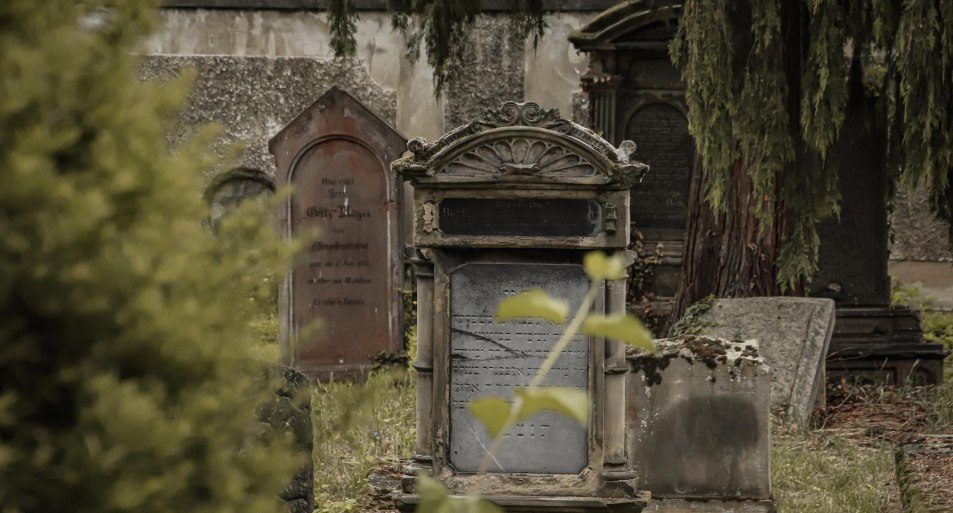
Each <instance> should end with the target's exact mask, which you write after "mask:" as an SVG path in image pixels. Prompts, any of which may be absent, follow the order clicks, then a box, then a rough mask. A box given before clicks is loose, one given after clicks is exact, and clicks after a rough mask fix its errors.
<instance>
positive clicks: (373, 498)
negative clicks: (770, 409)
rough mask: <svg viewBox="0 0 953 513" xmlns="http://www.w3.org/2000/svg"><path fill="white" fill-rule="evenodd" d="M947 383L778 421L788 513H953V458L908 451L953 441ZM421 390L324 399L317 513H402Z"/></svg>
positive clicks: (347, 387)
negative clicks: (395, 492)
mask: <svg viewBox="0 0 953 513" xmlns="http://www.w3.org/2000/svg"><path fill="white" fill-rule="evenodd" d="M895 300H897V301H899V302H905V303H913V304H914V306H920V307H923V306H928V302H927V301H926V300H923V299H922V298H920V297H919V296H917V295H916V292H915V290H913V289H909V288H907V289H903V288H895ZM923 320H924V329H925V332H926V336H927V338H928V339H929V340H931V341H936V342H940V343H944V344H946V345H947V347H953V314H950V313H943V312H927V313H926V314H924V316H923ZM263 331H267V328H265V329H263ZM946 375H947V380H948V384H947V385H944V386H942V387H920V388H909V387H908V388H898V389H885V388H876V387H854V388H852V387H846V388H843V387H838V389H837V390H832V391H831V392H830V393H829V396H828V405H827V407H826V408H825V409H823V410H819V411H817V412H815V416H814V425H813V426H812V429H809V430H808V429H797V428H793V427H790V426H786V425H784V424H781V423H780V422H776V423H775V424H774V425H773V428H772V484H773V487H774V496H775V498H776V499H777V501H778V505H779V511H780V512H781V513H901V512H902V511H915V512H917V513H920V512H928V513H935V512H951V511H953V449H951V451H950V453H944V452H942V451H940V453H939V454H936V451H933V452H928V453H922V454H921V453H917V452H910V451H907V452H904V451H903V450H901V448H903V447H907V448H910V447H919V445H917V442H929V441H930V440H929V439H924V438H923V436H922V435H924V434H944V433H949V434H953V384H950V383H949V381H951V377H953V365H950V363H949V360H948V364H947V367H946ZM414 383H415V376H414V375H413V371H412V370H398V371H388V372H384V371H382V372H380V373H377V374H375V375H373V376H372V377H371V378H370V379H369V380H368V381H367V382H366V383H362V384H355V383H337V384H330V385H321V386H318V387H317V388H316V389H315V390H314V392H313V401H312V414H313V419H314V428H315V453H314V456H315V487H316V495H317V499H316V502H315V504H316V507H317V510H316V513H345V512H380V513H383V512H392V511H394V510H393V506H392V502H391V500H390V497H389V495H388V494H387V490H388V489H389V488H393V487H395V486H396V484H397V482H398V478H399V476H400V467H401V461H402V460H406V459H408V458H410V457H411V456H412V455H413V444H414V398H415V387H414ZM951 443H953V442H951ZM908 453H909V454H908ZM904 454H908V455H907V456H904ZM897 462H899V463H900V468H901V472H900V481H899V482H898V479H897V477H898V472H897V467H898V464H897ZM903 502H906V508H907V509H906V510H905V509H904V504H902V503H903Z"/></svg>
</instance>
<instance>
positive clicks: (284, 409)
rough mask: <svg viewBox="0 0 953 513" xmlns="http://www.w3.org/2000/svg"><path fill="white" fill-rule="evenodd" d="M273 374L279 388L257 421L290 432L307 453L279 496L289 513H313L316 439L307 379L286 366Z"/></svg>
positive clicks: (259, 412) (273, 428)
mask: <svg viewBox="0 0 953 513" xmlns="http://www.w3.org/2000/svg"><path fill="white" fill-rule="evenodd" d="M270 374H271V375H272V376H271V378H272V379H274V380H277V382H278V387H277V389H276V390H275V395H274V397H273V399H272V400H271V401H268V402H266V403H263V404H261V405H260V406H259V407H258V412H257V413H258V420H259V421H260V422H262V423H264V424H265V425H267V426H268V429H269V430H273V431H277V432H284V433H288V434H291V435H292V437H293V439H294V441H295V445H296V446H297V447H298V448H299V449H300V451H301V452H302V453H304V454H306V455H307V463H306V464H305V465H304V466H302V467H301V469H299V470H298V472H297V473H296V474H295V476H294V478H292V480H291V483H290V484H289V485H288V487H287V488H285V489H284V490H283V491H282V492H281V493H280V494H279V498H280V499H281V500H282V502H284V503H285V504H286V505H287V507H288V512H289V513H311V512H312V510H314V465H313V462H312V460H311V450H312V446H313V440H312V429H311V406H310V405H311V397H310V394H309V392H308V379H307V377H305V375H304V374H302V373H301V372H299V371H297V370H295V369H292V368H290V367H284V366H275V367H273V368H272V369H270ZM278 376H280V377H278Z"/></svg>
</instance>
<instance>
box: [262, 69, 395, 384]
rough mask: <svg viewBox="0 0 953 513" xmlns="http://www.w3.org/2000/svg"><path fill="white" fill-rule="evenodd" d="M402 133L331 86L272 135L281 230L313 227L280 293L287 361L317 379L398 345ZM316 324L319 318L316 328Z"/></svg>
mask: <svg viewBox="0 0 953 513" xmlns="http://www.w3.org/2000/svg"><path fill="white" fill-rule="evenodd" d="M404 145H405V140H404V138H403V137H401V135H400V134H398V133H397V132H396V131H394V130H393V129H392V128H390V127H389V126H388V125H387V123H385V122H384V121H382V120H381V119H380V118H378V117H377V116H376V115H375V114H373V113H372V112H371V111H370V110H368V109H367V108H366V107H364V105H362V104H361V103H360V102H359V101H357V100H355V99H354V98H353V97H351V96H350V95H349V94H347V93H346V92H344V91H343V90H341V89H338V88H336V87H335V88H332V89H331V90H329V91H328V92H327V93H325V95H324V96H322V97H321V98H320V99H319V100H318V101H317V102H315V103H314V104H313V105H312V106H310V107H308V108H307V109H305V111H304V112H303V113H302V114H301V115H299V116H298V118H297V119H295V120H294V121H292V122H291V123H290V124H289V125H288V126H287V127H285V128H284V129H283V130H282V131H281V132H279V133H278V135H276V136H275V137H274V139H272V140H271V152H272V153H273V154H274V155H275V161H276V163H277V167H278V173H277V175H278V176H277V177H278V183H279V185H291V187H292V189H293V194H292V195H291V196H290V197H289V198H288V200H287V201H285V202H284V203H283V204H282V205H281V206H280V207H279V212H278V216H279V221H280V224H281V230H282V232H283V233H284V234H285V235H286V236H288V237H297V236H304V237H308V236H309V235H311V234H313V233H314V232H318V237H317V239H316V240H315V241H313V242H312V243H310V245H309V246H308V248H307V250H306V251H305V256H304V257H303V258H301V259H299V261H298V262H296V264H295V266H294V268H293V269H292V270H291V273H290V275H289V276H288V278H287V279H286V280H285V282H284V284H283V287H282V291H281V295H280V297H279V304H280V306H279V314H280V319H279V335H280V340H281V346H282V353H283V355H284V358H285V360H286V361H287V362H288V363H291V364H292V365H293V366H294V367H295V368H297V369H299V370H302V371H303V372H305V373H306V374H308V375H310V376H316V377H318V378H319V379H328V378H331V377H339V378H340V377H344V376H347V375H354V374H361V373H363V372H365V371H366V370H368V369H369V367H370V365H371V358H372V357H373V356H374V355H375V354H376V353H378V352H380V351H385V352H396V351H398V350H400V348H401V345H402V330H401V314H402V311H403V310H402V307H401V301H400V297H399V295H398V294H399V291H398V289H399V283H400V282H399V278H400V272H401V268H402V264H401V260H400V258H401V253H400V248H401V244H400V232H399V229H398V219H399V213H398V192H397V183H396V180H394V178H393V177H392V175H390V173H389V170H388V165H389V163H390V161H391V160H393V159H395V158H397V157H399V156H400V154H401V152H402V150H403V147H404ZM315 322H318V323H319V325H318V326H315Z"/></svg>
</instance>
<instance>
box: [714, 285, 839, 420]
mask: <svg viewBox="0 0 953 513" xmlns="http://www.w3.org/2000/svg"><path fill="white" fill-rule="evenodd" d="M697 323H698V326H699V327H700V328H701V331H702V333H703V334H705V335H710V336H713V337H722V338H727V339H731V340H749V339H756V340H758V341H759V342H760V343H761V345H760V348H761V356H762V357H763V358H764V361H765V363H766V364H767V365H768V366H769V367H770V368H771V408H772V409H773V410H776V411H777V410H780V411H782V412H784V413H785V414H786V415H787V418H788V419H789V420H792V421H794V422H797V423H799V424H801V425H805V424H806V423H807V421H808V419H809V418H810V416H811V411H812V410H813V409H814V401H815V398H816V397H817V394H818V393H819V392H820V391H822V390H823V386H824V369H825V366H824V362H825V358H826V356H827V348H828V346H829V344H830V341H831V334H832V333H833V331H834V301H833V300H831V299H823V298H799V297H753V298H740V299H716V300H715V301H714V302H713V303H712V306H711V308H710V309H709V310H708V311H707V312H705V313H703V314H701V315H700V316H698V319H697Z"/></svg>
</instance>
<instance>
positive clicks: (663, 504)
mask: <svg viewBox="0 0 953 513" xmlns="http://www.w3.org/2000/svg"><path fill="white" fill-rule="evenodd" d="M642 511H644V512H645V513H777V511H778V506H777V504H775V502H774V501H771V500H763V501H733V500H707V499H703V500H686V499H659V500H653V501H652V502H650V503H649V505H648V507H647V508H645V509H644V510H642Z"/></svg>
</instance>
